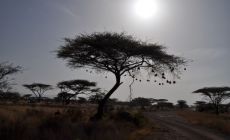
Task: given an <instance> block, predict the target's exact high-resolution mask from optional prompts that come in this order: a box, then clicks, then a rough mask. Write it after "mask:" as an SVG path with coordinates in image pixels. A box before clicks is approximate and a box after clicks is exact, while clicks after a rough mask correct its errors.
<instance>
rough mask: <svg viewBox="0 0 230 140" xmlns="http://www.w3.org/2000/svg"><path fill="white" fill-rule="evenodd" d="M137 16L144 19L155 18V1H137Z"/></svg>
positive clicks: (135, 6)
mask: <svg viewBox="0 0 230 140" xmlns="http://www.w3.org/2000/svg"><path fill="white" fill-rule="evenodd" d="M134 8H135V12H136V14H137V15H138V16H139V17H141V18H144V19H149V18H151V17H153V16H155V14H156V12H157V4H156V3H155V2H154V0H137V2H136V3H135V5H134Z"/></svg>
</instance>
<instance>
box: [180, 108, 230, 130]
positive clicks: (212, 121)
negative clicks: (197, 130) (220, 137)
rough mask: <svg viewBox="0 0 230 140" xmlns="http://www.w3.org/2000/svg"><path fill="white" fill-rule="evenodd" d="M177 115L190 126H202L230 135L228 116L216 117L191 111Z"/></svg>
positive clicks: (229, 118)
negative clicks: (190, 124)
mask: <svg viewBox="0 0 230 140" xmlns="http://www.w3.org/2000/svg"><path fill="white" fill-rule="evenodd" d="M177 113H178V115H180V116H182V117H184V118H185V119H186V120H188V121H189V122H190V123H192V124H196V125H202V126H205V127H209V128H212V129H215V130H218V131H221V132H223V133H226V134H230V114H221V115H219V116H217V115H215V114H210V113H203V112H193V111H178V112H177Z"/></svg>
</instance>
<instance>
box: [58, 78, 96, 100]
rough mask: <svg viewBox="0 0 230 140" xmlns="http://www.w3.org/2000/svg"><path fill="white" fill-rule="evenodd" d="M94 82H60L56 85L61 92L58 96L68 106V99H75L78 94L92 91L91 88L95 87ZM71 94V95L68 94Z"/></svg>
mask: <svg viewBox="0 0 230 140" xmlns="http://www.w3.org/2000/svg"><path fill="white" fill-rule="evenodd" d="M95 86H96V83H95V82H89V81H87V80H69V81H62V82H59V83H58V84H57V87H58V88H60V90H61V92H60V93H59V94H58V96H59V97H60V98H61V99H62V100H63V101H64V102H65V103H66V104H69V102H70V99H71V98H73V97H77V95H79V94H87V93H90V92H91V91H92V87H95ZM70 92H71V93H70Z"/></svg>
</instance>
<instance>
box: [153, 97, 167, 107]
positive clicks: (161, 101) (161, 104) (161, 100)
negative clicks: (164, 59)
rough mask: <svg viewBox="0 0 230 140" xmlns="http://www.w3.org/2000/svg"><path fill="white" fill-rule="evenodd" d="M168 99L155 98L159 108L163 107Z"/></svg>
mask: <svg viewBox="0 0 230 140" xmlns="http://www.w3.org/2000/svg"><path fill="white" fill-rule="evenodd" d="M167 101H168V100H167V99H154V102H156V103H157V109H162V108H163V107H164V106H165V103H166V102H167Z"/></svg>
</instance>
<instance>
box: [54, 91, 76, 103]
mask: <svg viewBox="0 0 230 140" xmlns="http://www.w3.org/2000/svg"><path fill="white" fill-rule="evenodd" d="M74 96H75V94H72V93H68V92H64V91H63V92H60V93H58V95H57V98H56V99H57V100H58V101H61V102H62V103H63V104H69V103H70V99H71V98H72V97H74Z"/></svg>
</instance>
